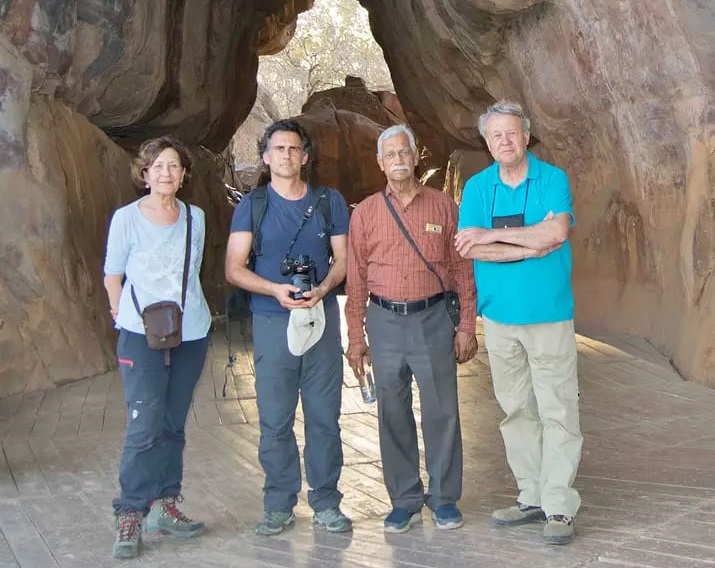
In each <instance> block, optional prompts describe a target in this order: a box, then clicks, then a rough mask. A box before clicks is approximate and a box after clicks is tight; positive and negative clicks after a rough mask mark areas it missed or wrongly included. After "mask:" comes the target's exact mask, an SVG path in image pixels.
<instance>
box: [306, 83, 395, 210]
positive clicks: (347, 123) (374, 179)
mask: <svg viewBox="0 0 715 568" xmlns="http://www.w3.org/2000/svg"><path fill="white" fill-rule="evenodd" d="M383 101H386V102H387V104H384V103H383ZM302 110H303V114H301V115H300V116H298V117H296V119H297V120H298V121H299V122H300V123H301V124H302V125H303V126H305V128H306V130H307V131H308V133H309V134H310V137H311V139H312V140H313V143H314V145H315V146H316V148H317V159H316V161H315V163H314V164H313V165H312V167H311V169H310V180H311V182H313V183H316V184H320V185H328V186H330V187H335V188H338V189H339V190H340V192H341V193H342V194H343V196H344V197H345V200H346V201H347V203H348V205H351V204H357V203H359V202H360V201H362V200H363V199H364V198H365V197H367V196H368V195H370V194H372V193H375V192H376V191H380V190H381V189H383V188H384V187H385V176H384V174H383V173H382V171H381V170H380V166H379V165H378V164H377V160H376V154H377V146H376V143H377V139H378V137H379V136H380V133H381V132H382V131H383V130H384V129H385V128H387V127H388V126H391V125H393V124H397V123H401V122H404V121H405V117H404V115H403V114H402V109H401V107H400V106H399V102H398V101H396V100H395V99H392V98H390V97H388V96H386V95H385V94H384V93H380V92H372V91H369V90H368V89H367V87H366V86H365V83H364V82H362V80H359V79H358V78H347V79H346V85H345V86H344V87H336V88H333V89H328V90H325V91H320V92H318V93H315V94H314V95H313V96H312V97H310V99H309V100H308V101H307V102H306V104H305V105H303V109H302Z"/></svg>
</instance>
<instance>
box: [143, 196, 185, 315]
mask: <svg viewBox="0 0 715 568" xmlns="http://www.w3.org/2000/svg"><path fill="white" fill-rule="evenodd" d="M184 207H186V245H185V249H184V270H183V273H182V275H181V311H182V312H183V311H184V304H185V303H186V282H187V280H188V279H189V262H190V261H191V205H189V204H188V203H185V204H184ZM130 286H131V289H130V292H131V293H132V302H134V309H136V311H137V313H138V314H139V315H142V310H141V308H140V307H139V301H138V300H137V295H136V293H135V292H134V285H130Z"/></svg>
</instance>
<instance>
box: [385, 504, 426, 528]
mask: <svg viewBox="0 0 715 568" xmlns="http://www.w3.org/2000/svg"><path fill="white" fill-rule="evenodd" d="M421 520H422V510H421V509H420V510H418V511H408V510H407V509H403V508H402V507H395V508H394V509H392V511H391V512H390V514H389V515H387V517H385V532H389V533H406V532H407V531H408V530H410V527H411V526H412V525H414V524H415V523H418V522H420V521H421Z"/></svg>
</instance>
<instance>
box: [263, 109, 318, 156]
mask: <svg viewBox="0 0 715 568" xmlns="http://www.w3.org/2000/svg"><path fill="white" fill-rule="evenodd" d="M276 132H295V133H296V134H297V135H298V136H300V142H301V144H303V152H305V154H306V155H307V156H308V161H307V162H306V164H305V165H306V166H307V165H308V164H310V162H311V161H312V160H313V142H311V140H310V136H308V133H307V132H306V130H305V128H303V127H302V126H301V125H300V124H298V122H297V121H295V120H292V119H284V120H277V121H276V122H274V123H273V124H271V125H270V126H269V127H268V128H266V131H265V132H264V133H263V136H262V137H261V139H260V140H259V141H258V158H259V159H260V158H262V157H263V154H264V153H265V152H266V150H268V147H269V146H270V143H271V136H273V135H274V134H275V133H276Z"/></svg>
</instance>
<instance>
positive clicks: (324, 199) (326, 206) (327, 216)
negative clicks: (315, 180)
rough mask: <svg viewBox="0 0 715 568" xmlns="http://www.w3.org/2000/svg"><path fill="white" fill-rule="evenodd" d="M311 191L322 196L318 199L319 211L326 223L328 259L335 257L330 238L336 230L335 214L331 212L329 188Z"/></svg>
mask: <svg viewBox="0 0 715 568" xmlns="http://www.w3.org/2000/svg"><path fill="white" fill-rule="evenodd" d="M311 191H312V192H314V194H315V193H317V194H319V195H320V197H318V204H317V208H318V211H320V214H321V215H322V216H323V220H324V221H325V226H324V227H323V233H324V234H325V238H326V243H327V246H328V257H331V256H333V247H331V246H330V237H331V235H332V234H333V229H334V228H335V225H333V222H332V218H333V214H332V211H331V210H330V193H329V191H330V190H329V189H328V188H327V187H324V186H321V187H318V188H315V189H311Z"/></svg>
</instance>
